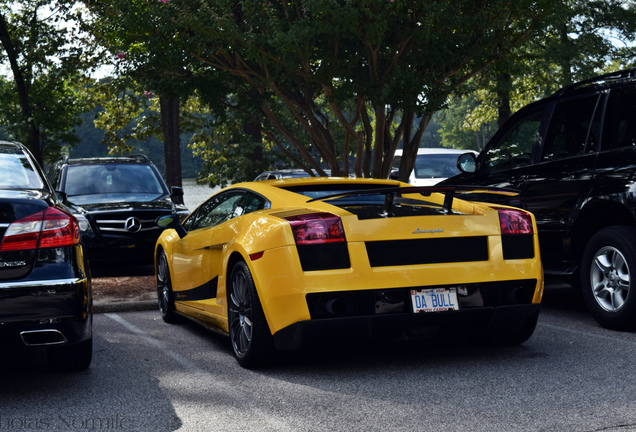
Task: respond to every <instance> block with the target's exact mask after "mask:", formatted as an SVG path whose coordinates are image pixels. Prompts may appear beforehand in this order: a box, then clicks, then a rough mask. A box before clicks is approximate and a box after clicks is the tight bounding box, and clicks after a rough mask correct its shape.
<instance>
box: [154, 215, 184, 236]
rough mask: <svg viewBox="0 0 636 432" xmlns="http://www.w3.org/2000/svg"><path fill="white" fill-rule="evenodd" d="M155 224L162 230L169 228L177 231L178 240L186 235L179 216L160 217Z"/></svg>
mask: <svg viewBox="0 0 636 432" xmlns="http://www.w3.org/2000/svg"><path fill="white" fill-rule="evenodd" d="M155 224H156V225H157V226H158V227H159V228H163V229H168V228H169V229H173V230H175V231H177V234H179V238H184V237H185V236H186V234H187V233H188V232H187V231H186V230H185V228H184V227H183V225H181V220H180V219H179V215H176V214H171V215H166V216H160V217H158V218H157V220H156V221H155Z"/></svg>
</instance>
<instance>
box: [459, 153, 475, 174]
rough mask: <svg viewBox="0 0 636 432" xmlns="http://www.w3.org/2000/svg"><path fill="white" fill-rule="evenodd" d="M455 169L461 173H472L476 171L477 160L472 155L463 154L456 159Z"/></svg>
mask: <svg viewBox="0 0 636 432" xmlns="http://www.w3.org/2000/svg"><path fill="white" fill-rule="evenodd" d="M457 168H458V169H459V170H460V171H461V172H463V173H474V172H475V171H476V170H477V158H476V157H475V155H474V154H473V153H463V154H461V155H459V157H458V158H457Z"/></svg>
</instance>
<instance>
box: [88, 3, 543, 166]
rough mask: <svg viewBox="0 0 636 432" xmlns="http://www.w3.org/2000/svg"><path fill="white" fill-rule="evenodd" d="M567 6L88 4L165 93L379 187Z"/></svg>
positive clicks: (110, 40)
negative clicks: (192, 99) (484, 78)
mask: <svg viewBox="0 0 636 432" xmlns="http://www.w3.org/2000/svg"><path fill="white" fill-rule="evenodd" d="M553 5H554V2H553V1H547V0H539V1H536V0H534V1H531V0H520V1H517V2H509V1H504V0H489V1H485V0H484V1H479V0H477V1H476V0H446V1H437V2H420V1H405V0H394V1H389V0H294V1H284V2H268V1H265V2H263V1H261V0H259V1H256V0H245V1H241V2H237V1H233V0H158V1H156V2H155V1H147V0H109V1H108V2H106V1H91V2H90V3H88V6H89V7H90V10H91V11H92V12H93V13H94V14H95V16H96V17H97V20H96V22H95V24H96V25H95V28H97V29H99V32H98V34H99V37H100V38H101V39H102V40H103V41H104V42H105V43H106V44H107V46H109V48H110V49H111V50H112V51H113V52H115V53H121V54H122V57H124V58H123V59H122V61H124V62H126V64H127V66H128V67H129V68H130V69H131V70H135V71H137V72H138V73H139V74H140V75H143V79H144V81H145V82H147V83H148V84H149V85H152V86H156V87H157V88H161V90H159V91H160V92H164V91H170V90H171V89H181V90H183V89H184V88H185V87H183V86H184V85H187V86H191V87H188V88H190V89H196V90H197V94H198V95H199V97H201V98H202V100H204V101H205V102H206V103H208V104H210V106H213V107H224V108H232V109H234V110H235V111H237V112H240V113H241V115H242V116H243V118H244V119H247V120H249V121H250V122H251V124H253V125H255V126H256V127H257V128H258V132H259V134H260V135H261V136H262V137H264V140H265V141H267V142H269V143H271V144H272V145H275V146H277V147H278V148H279V149H280V150H281V151H282V152H283V153H284V154H286V155H288V156H289V157H290V158H292V159H293V160H295V161H296V163H297V164H299V165H301V166H302V167H304V168H305V169H307V170H308V171H309V170H310V169H314V170H315V171H317V172H318V173H321V174H323V173H324V171H323V166H327V167H328V168H329V169H331V173H332V175H338V174H345V175H346V174H348V173H349V172H353V173H355V174H356V175H357V176H367V177H386V176H387V175H388V173H389V170H390V168H391V162H392V159H393V154H394V151H395V149H396V148H397V147H398V145H399V144H400V142H402V145H403V147H404V149H405V152H404V154H405V157H404V158H402V163H404V164H407V165H408V164H410V165H411V168H412V164H413V163H414V159H415V153H416V152H417V147H418V146H419V143H420V140H421V137H422V134H423V132H424V130H425V128H426V126H427V124H428V122H429V121H430V118H431V116H432V114H433V113H434V112H435V111H437V110H438V109H440V108H441V107H443V106H444V104H445V103H446V101H447V99H448V97H449V95H451V94H452V93H453V92H454V91H455V90H456V89H457V88H458V87H459V86H461V85H462V84H463V83H465V82H466V81H468V80H469V79H470V78H472V77H474V76H475V75H476V74H478V73H479V72H480V71H482V70H484V68H486V67H487V66H488V65H489V64H491V63H493V62H494V61H496V60H498V59H500V58H503V57H505V56H506V55H507V54H508V53H509V52H511V51H512V49H513V48H515V47H517V46H519V45H521V44H522V43H523V42H524V41H526V40H528V39H529V38H530V37H531V36H532V35H533V34H534V32H535V31H537V30H538V29H540V28H541V26H542V23H543V21H544V20H545V19H547V18H548V17H549V16H550V13H551V11H552V10H553V9H554V6H553ZM175 91H179V90H175ZM416 118H420V119H422V120H421V121H419V122H416V121H415V119H416ZM410 155H411V156H410ZM350 160H351V161H352V164H353V166H352V167H350V165H349V161H350ZM403 168H404V169H402V167H401V171H403V172H404V173H407V172H410V169H409V167H408V166H405V167H403ZM405 175H406V176H408V174H405ZM401 176H402V174H401Z"/></svg>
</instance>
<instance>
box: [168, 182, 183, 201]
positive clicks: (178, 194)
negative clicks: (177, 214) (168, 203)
mask: <svg viewBox="0 0 636 432" xmlns="http://www.w3.org/2000/svg"><path fill="white" fill-rule="evenodd" d="M170 194H171V195H170V197H171V198H172V201H174V202H176V203H177V204H183V203H184V202H183V188H182V187H181V186H172V187H171V188H170Z"/></svg>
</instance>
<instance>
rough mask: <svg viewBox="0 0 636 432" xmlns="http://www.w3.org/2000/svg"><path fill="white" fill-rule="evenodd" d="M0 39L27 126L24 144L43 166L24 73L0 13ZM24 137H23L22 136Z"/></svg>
mask: <svg viewBox="0 0 636 432" xmlns="http://www.w3.org/2000/svg"><path fill="white" fill-rule="evenodd" d="M0 41H1V42H2V47H3V48H4V52H5V53H6V54H7V59H8V60H9V64H10V65H11V72H13V81H14V82H15V87H16V89H17V92H18V99H19V100H20V110H21V111H22V118H23V120H24V123H25V124H26V126H27V133H28V136H27V142H26V143H25V144H26V146H27V147H28V148H29V150H31V153H33V157H34V158H35V160H37V161H38V163H39V164H40V165H41V166H44V161H43V160H42V149H41V148H40V130H39V128H38V126H37V124H35V122H34V120H33V115H32V114H31V104H30V103H29V89H28V86H27V82H26V81H25V80H24V74H23V73H22V69H21V68H20V65H19V64H18V55H17V53H16V50H15V47H14V45H13V41H12V40H11V36H10V35H9V31H8V29H7V22H6V20H5V16H4V15H3V14H0ZM22 139H24V137H23V138H22Z"/></svg>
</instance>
